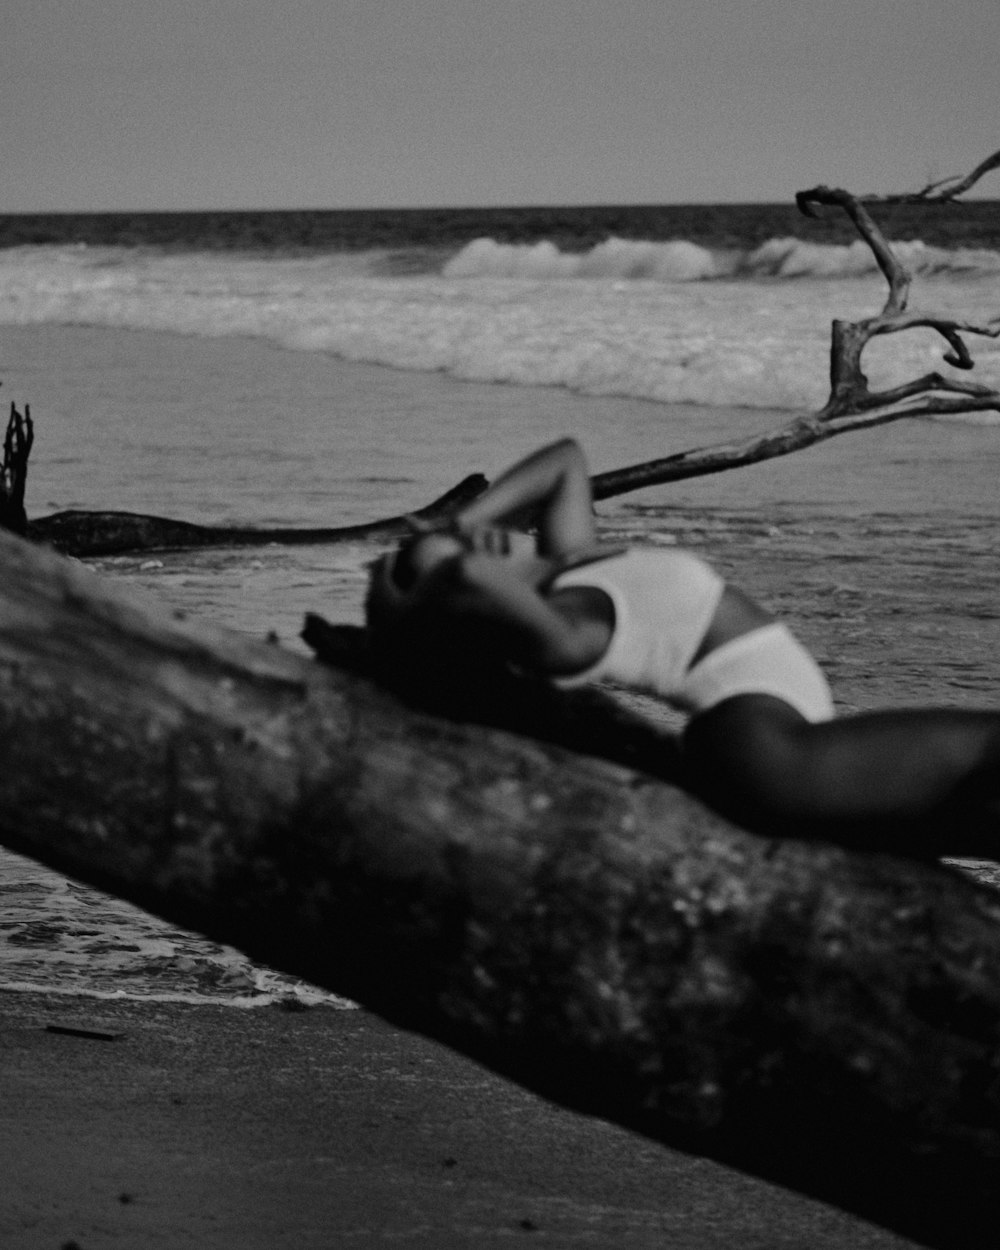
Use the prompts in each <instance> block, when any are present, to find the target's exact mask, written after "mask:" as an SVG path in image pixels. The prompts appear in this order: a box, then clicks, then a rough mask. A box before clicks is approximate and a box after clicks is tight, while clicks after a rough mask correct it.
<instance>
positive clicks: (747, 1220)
mask: <svg viewBox="0 0 1000 1250" xmlns="http://www.w3.org/2000/svg"><path fill="white" fill-rule="evenodd" d="M50 1025H56V1026H57V1027H68V1028H70V1029H72V1028H82V1029H89V1030H91V1031H99V1032H103V1033H108V1034H113V1035H114V1040H104V1039H100V1038H88V1037H80V1036H75V1035H73V1034H71V1033H59V1032H52V1031H50V1030H49V1027H48V1026H50ZM0 1084H2V1097H0V1176H2V1177H3V1182H2V1197H0V1245H2V1246H3V1247H4V1250H58V1248H60V1247H62V1248H63V1250H65V1248H67V1247H79V1250H111V1248H115V1250H119V1248H120V1250H141V1248H145V1247H154V1246H163V1247H165V1248H168V1250H175V1248H177V1247H182V1246H191V1247H196V1248H197V1250H281V1248H283V1247H295V1250H305V1248H307V1247H322V1248H323V1250H327V1248H331V1250H332V1248H333V1247H341V1246H358V1247H366V1246H381V1245H405V1246H413V1247H426V1248H427V1250H447V1248H448V1247H452V1246H456V1247H465V1246H469V1247H471V1246H482V1245H512V1244H513V1245H516V1244H527V1245H533V1244H543V1245H546V1246H553V1247H562V1246H566V1247H570V1246H593V1247H607V1248H608V1250H612V1248H614V1250H617V1248H619V1247H623V1248H628V1250H632V1248H636V1250H642V1248H645V1247H649V1248H650V1250H652V1248H653V1247H657V1248H662V1247H669V1248H670V1250H733V1247H737V1246H738V1247H739V1248H740V1250H806V1248H808V1250H906V1248H907V1247H911V1246H912V1243H911V1242H909V1241H906V1240H903V1239H901V1238H898V1237H896V1236H894V1235H892V1234H890V1233H888V1232H885V1231H884V1230H880V1229H876V1228H874V1227H872V1226H871V1225H868V1224H866V1223H863V1222H861V1221H858V1220H855V1219H853V1218H851V1217H850V1216H847V1215H845V1214H843V1213H841V1212H838V1211H835V1210H832V1209H831V1208H829V1207H826V1206H823V1205H822V1204H820V1203H816V1202H812V1201H810V1200H807V1199H805V1198H801V1197H798V1196H797V1195H793V1194H789V1193H786V1192H784V1191H782V1190H780V1189H777V1188H774V1187H772V1186H770V1185H765V1184H763V1183H762V1182H759V1181H756V1180H753V1179H751V1178H748V1177H746V1176H743V1175H741V1174H738V1173H735V1172H732V1171H729V1170H727V1169H725V1168H721V1167H718V1166H716V1165H715V1164H713V1163H710V1162H708V1161H706V1160H703V1159H697V1158H693V1157H691V1156H688V1155H684V1154H679V1153H677V1152H675V1151H671V1150H667V1149H665V1148H663V1147H661V1146H659V1145H657V1144H655V1143H652V1142H648V1141H646V1140H645V1139H643V1138H641V1137H637V1136H634V1135H632V1134H630V1133H627V1132H625V1131H624V1130H622V1129H619V1128H617V1127H615V1126H613V1125H609V1124H607V1123H605V1122H603V1121H600V1120H594V1119H589V1118H586V1117H582V1116H578V1115H576V1114H573V1113H571V1112H567V1111H565V1110H562V1109H561V1108H557V1107H554V1106H552V1105H550V1104H548V1103H546V1102H543V1101H542V1100H540V1099H539V1098H536V1097H535V1096H533V1095H531V1094H529V1093H527V1092H525V1091H524V1090H522V1089H519V1088H518V1087H517V1086H514V1085H511V1084H509V1083H508V1082H506V1081H504V1080H502V1079H500V1078H499V1077H496V1076H494V1075H492V1074H490V1073H488V1072H486V1071H484V1070H483V1069H481V1068H479V1067H477V1066H476V1065H474V1064H472V1063H470V1062H469V1061H467V1060H465V1059H463V1058H461V1057H460V1056H457V1055H455V1054H453V1053H452V1052H450V1051H448V1050H445V1049H444V1048H442V1047H440V1046H438V1045H436V1044H434V1043H432V1042H429V1041H427V1040H425V1039H423V1038H420V1037H416V1036H414V1035H411V1034H408V1033H404V1032H401V1031H399V1030H398V1029H395V1028H393V1027H391V1026H389V1025H387V1024H385V1023H384V1022H382V1021H380V1020H379V1019H377V1018H376V1017H374V1016H371V1015H369V1014H368V1013H367V1012H363V1011H337V1010H333V1009H330V1008H324V1007H318V1008H313V1009H311V1010H305V1011H294V1012H292V1011H287V1010H281V1009H279V1008H274V1007H271V1008H262V1009H258V1010H253V1011H240V1010H234V1009H232V1008H224V1007H209V1006H183V1005H164V1004H139V1003H135V1002H122V1003H120V1004H115V1003H107V1002H102V1003H95V1002H93V1001H88V1000H86V999H80V998H67V999H63V1000H55V999H52V998H45V997H43V996H35V995H28V994H0Z"/></svg>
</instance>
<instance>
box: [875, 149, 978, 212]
mask: <svg viewBox="0 0 1000 1250" xmlns="http://www.w3.org/2000/svg"><path fill="white" fill-rule="evenodd" d="M994 169H1000V151H996V152H994V153H993V155H992V156H987V158H986V160H984V161H981V162H980V163H979V164H978V165H977V166H976V168H975V169H973V170H972V171H971V172H970V173H967V174H952V175H951V176H950V177H948V178H941V179H939V180H938V181H937V182H930V183H928V184H927V186H926V187H924V188H923V189H922V190H920V191H914V192H912V193H909V194H906V193H903V194H899V195H866V196H864V197H863V198H864V201H865V203H867V204H920V203H945V202H947V201H948V200H954V199H956V198H957V197H958V196H960V195H964V194H965V192H966V191H969V190H971V189H972V187H974V186H975V185H976V183H977V182H978V181H979V180H980V178H982V177H983V176H984V175H985V174H988V173H990V172H991V171H992V170H994Z"/></svg>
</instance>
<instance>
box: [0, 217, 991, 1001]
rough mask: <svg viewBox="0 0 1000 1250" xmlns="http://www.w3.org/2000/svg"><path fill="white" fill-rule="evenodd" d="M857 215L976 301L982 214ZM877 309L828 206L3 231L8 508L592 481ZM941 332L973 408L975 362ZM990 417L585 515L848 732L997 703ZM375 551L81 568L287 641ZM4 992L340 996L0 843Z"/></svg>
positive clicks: (924, 360) (923, 368)
mask: <svg viewBox="0 0 1000 1250" xmlns="http://www.w3.org/2000/svg"><path fill="white" fill-rule="evenodd" d="M884 226H885V229H886V230H887V232H888V233H889V235H890V237H892V238H893V239H894V240H896V245H897V248H898V250H899V253H900V255H901V257H902V258H903V259H904V261H905V263H906V264H907V265H908V267H909V268H910V269H911V270H912V271H913V272H914V274H915V282H914V287H913V293H912V298H911V306H913V307H925V308H928V309H930V310H934V311H939V312H944V313H947V314H949V315H953V316H957V317H961V318H963V319H968V320H986V319H988V318H989V317H991V316H993V317H995V316H997V315H998V313H1000V204H998V203H995V202H987V201H972V202H970V203H968V204H964V205H953V206H950V207H949V206H943V207H937V208H933V209H931V208H928V207H923V208H920V209H913V208H906V209H903V208H895V209H891V210H886V214H885V218H884ZM884 286H885V284H884V281H883V280H882V279H881V277H880V276H879V275H878V273H877V272H876V271H875V268H874V263H873V261H872V259H871V256H870V254H869V253H868V251H867V249H866V248H864V247H863V246H862V245H860V244H858V243H856V242H854V241H853V240H852V237H851V234H850V231H849V229H847V228H845V226H844V225H843V223H842V222H840V221H839V220H838V219H837V216H836V215H833V214H829V213H825V214H824V216H823V219H822V220H821V221H819V222H814V221H809V220H807V219H805V218H802V217H800V216H799V215H797V214H796V212H795V210H794V208H793V207H791V206H787V205H721V206H719V205H692V206H672V207H670V206H668V207H661V208H655V207H632V208H629V207H624V208H614V207H606V208H546V209H532V208H525V209H467V210H451V209H448V210H444V209H443V210H412V211H384V212H376V211H372V212H360V211H359V212H269V213H254V212H246V213H238V212H234V213H180V214H155V213H148V214H105V215H76V214H67V215H58V216H45V217H41V216H37V217H26V216H6V217H3V216H0V381H2V382H3V384H4V390H3V392H2V394H3V395H4V396H6V398H7V399H8V400H16V401H17V402H18V403H19V404H23V403H25V402H27V403H29V404H30V405H31V408H32V412H33V415H34V417H35V421H36V426H37V441H36V446H35V450H34V453H33V457H32V464H31V472H30V476H29V495H28V507H29V513H30V514H31V515H41V514H43V513H45V512H48V511H53V510H57V509H62V508H69V507H90V508H123V509H132V510H136V511H145V512H153V513H159V514H161V515H168V516H177V517H182V518H184V519H188V520H194V521H202V522H208V523H234V524H247V525H253V524H258V525H262V526H273V525H303V526H306V525H333V524H339V523H343V524H348V523H353V522H356V521H363V520H370V519H373V518H376V517H379V516H384V515H389V514H394V513H398V512H401V511H405V510H408V509H412V508H415V507H419V506H420V505H421V504H423V503H426V502H428V501H429V500H430V499H431V498H433V497H434V496H435V495H437V494H439V493H441V492H442V491H443V490H445V489H447V488H448V487H449V486H451V485H453V484H454V483H455V482H456V481H458V480H459V479H460V478H461V477H462V476H464V475H465V474H466V473H468V472H472V471H476V470H482V471H485V472H487V473H493V472H496V471H497V469H499V468H501V467H502V466H503V465H504V464H505V463H506V462H508V461H509V460H510V459H512V458H514V457H515V456H517V455H519V454H522V453H523V452H525V451H527V450H529V449H530V448H531V447H532V446H535V445H537V444H539V443H541V442H543V441H546V440H547V439H549V438H552V437H556V436H558V435H560V434H566V433H573V434H576V435H577V436H578V437H579V438H580V439H581V441H582V442H583V443H584V445H585V446H586V447H587V449H588V452H589V453H590V455H591V457H592V461H593V463H594V466H595V468H597V469H606V468H614V467H620V466H621V465H623V464H627V463H632V462H635V461H639V460H643V459H648V458H652V457H656V456H661V455H665V454H669V453H670V452H672V451H676V450H680V449H681V448H684V447H688V446H694V445H700V444H704V443H708V442H713V441H717V440H720V439H727V438H733V437H739V436H742V435H745V434H746V433H749V432H751V431H756V430H763V429H766V428H769V427H771V426H774V425H776V424H779V423H781V422H783V421H785V420H787V419H788V417H789V415H790V414H791V413H792V412H795V411H798V410H802V409H810V408H815V407H817V406H819V405H820V404H821V403H822V402H823V400H824V398H825V393H826V382H827V356H828V347H829V326H830V321H831V320H832V319H833V318H834V317H844V318H849V319H850V318H856V317H860V316H863V315H868V314H870V313H872V312H874V311H876V310H877V309H878V308H879V307H881V304H882V302H883V300H884ZM969 341H970V346H971V348H972V350H973V355H974V357H975V359H976V362H977V364H976V371H975V374H974V375H973V376H974V377H976V378H978V379H979V380H981V381H984V382H988V383H990V384H992V385H993V386H998V387H1000V344H998V342H997V341H996V340H990V339H982V340H980V339H976V338H972V337H970V340H969ZM866 360H867V362H868V372H869V375H870V379H871V382H872V384H873V385H874V386H881V385H889V384H895V383H898V382H902V381H904V380H905V379H907V378H909V377H912V376H914V375H916V374H920V373H925V372H928V371H929V370H931V369H940V368H942V363H941V344H940V342H939V341H938V340H937V339H936V338H935V336H934V335H932V334H931V333H930V332H929V331H915V332H911V333H908V334H905V335H897V336H893V337H891V338H889V339H886V340H884V341H880V342H877V343H874V344H872V347H871V349H870V352H869V355H868V356H866ZM944 368H946V366H945V367H944ZM998 425H1000V415H998V414H991V413H980V414H969V415H967V416H965V417H961V418H957V419H948V420H931V421H919V422H915V421H908V422H901V423H898V424H895V425H892V426H889V427H885V428H882V429H879V430H876V431H871V432H869V433H865V434H859V435H854V436H848V437H846V438H843V439H835V440H832V441H831V442H830V443H828V444H824V445H823V446H822V447H819V448H816V449H813V450H811V451H809V452H806V453H802V454H800V455H797V456H794V457H790V458H788V459H787V460H783V461H780V462H772V463H770V464H767V465H762V466H758V467H756V468H754V469H748V470H743V471H740V472H739V473H735V474H732V475H723V476H721V477H717V478H711V479H701V480H698V481H697V482H691V483H681V484H678V485H676V486H673V487H664V488H659V489H653V490H647V491H643V492H640V493H639V494H636V495H634V496H626V497H624V498H622V499H620V500H613V501H609V502H608V503H607V504H604V505H602V506H601V510H600V511H601V525H602V528H603V529H604V531H605V532H606V533H607V534H608V535H609V536H611V537H624V538H638V539H640V540H645V541H682V542H684V543H686V544H689V545H692V546H695V547H698V548H700V549H701V550H703V551H704V552H705V554H706V555H708V556H709V557H710V558H712V559H713V560H715V561H716V562H717V563H718V564H719V565H720V567H721V568H722V569H723V571H724V572H725V573H726V574H727V575H729V576H733V577H735V578H737V579H738V580H740V581H741V582H742V583H743V584H745V585H747V586H748V588H750V589H752V590H754V591H755V592H756V593H757V594H759V595H760V596H761V597H762V598H763V599H764V601H765V602H767V603H768V604H769V605H770V606H772V607H774V608H775V609H776V610H778V611H780V612H782V613H783V614H785V615H786V616H788V617H789V618H791V619H793V620H794V622H795V624H796V626H797V628H798V630H799V632H800V634H801V635H802V636H803V637H804V639H805V640H806V641H807V642H808V643H809V645H810V646H812V647H813V648H814V649H815V650H816V652H817V654H818V655H819V656H820V658H821V659H822V661H823V662H824V664H825V665H826V667H827V668H828V671H829V672H830V675H831V678H832V680H833V683H834V687H835V692H836V694H837V698H838V704H839V706H840V707H841V709H842V710H844V711H850V710H853V709H855V708H859V707H872V706H878V705H880V704H886V703H903V704H906V703H910V704H912V703H948V704H954V705H965V706H969V705H976V706H984V707H989V706H994V707H995V706H1000V646H998V643H1000V624H998V622H1000V604H998V602H997V586H998V585H1000V580H998V577H997V573H998V571H1000V570H998V567H997V555H996V551H997V542H996V535H997V523H998V520H1000V506H998V493H997V490H996V481H997V476H998V470H1000V430H998V428H997V426H998ZM372 554H373V550H372V548H371V546H369V545H366V544H341V545H328V546H324V547H315V548H313V547H308V548H294V549H292V548H287V549H283V548H279V547H267V548H260V549H254V550H219V551H211V552H198V553H156V554H154V555H151V556H149V555H148V556H145V557H142V558H138V557H120V558H117V559H106V560H100V561H94V562H92V563H93V564H94V565H95V567H96V568H97V570H98V571H99V572H101V573H102V574H104V575H107V576H111V577H115V578H117V579H120V580H122V581H124V582H125V583H127V584H128V585H129V586H130V587H131V588H132V589H133V590H134V591H135V593H136V594H140V595H153V596H156V597H157V598H159V599H160V600H164V599H165V600H166V601H167V602H169V603H170V604H172V605H176V606H182V607H184V608H185V609H186V610H188V611H189V612H193V613H197V614H200V615H202V616H205V617H207V618H208V619H211V620H213V621H215V622H217V623H220V624H223V625H225V626H228V627H230V628H233V629H237V630H240V631H241V632H244V633H247V634H250V635H254V636H263V635H264V634H266V633H268V632H277V633H278V634H279V636H280V637H281V639H282V641H283V642H284V643H285V644H286V645H288V646H291V647H297V648H301V646H302V644H301V643H300V642H299V640H298V637H297V635H298V628H299V625H300V622H301V617H302V614H303V613H304V612H305V611H307V610H319V611H322V612H324V614H326V615H327V616H329V617H331V618H332V619H340V620H352V621H357V620H359V619H360V602H361V595H362V593H363V587H364V565H365V563H366V561H367V560H369V559H370V558H371V556H372ZM974 869H975V871H976V872H977V873H978V875H979V876H980V879H984V880H991V881H992V880H994V870H993V869H992V868H991V867H990V866H989V865H978V866H974ZM0 990H6V991H8V992H16V991H17V990H44V991H45V992H47V993H68V994H87V995H93V996H97V997H101V996H122V995H124V996H128V997H134V998H153V999H163V1000H169V999H179V1000H184V1001H188V1000H190V1001H213V1002H223V1003H227V1004H230V1005H233V1006H253V1005H261V1004H266V1003H271V1002H275V1001H281V1000H284V999H289V998H291V999H296V1000H299V1001H307V1002H310V1003H312V1002H325V1003H328V1004H332V1005H334V1006H337V1005H343V1003H342V1000H338V999H336V998H335V997H333V996H330V995H326V994H323V993H320V992H319V991H316V990H314V989H313V988H312V987H309V986H305V985H303V984H301V983H298V982H293V981H289V980H288V979H287V978H283V977H280V976H279V975H278V974H276V973H273V972H271V971H270V970H267V969H263V968H260V967H258V966H255V965H252V964H250V963H249V961H247V960H246V959H244V958H243V956H241V955H240V954H239V953H238V952H235V951H231V950H229V949H228V948H224V947H217V946H214V945H212V944H210V943H206V942H204V941H203V940H202V939H200V938H198V937H197V936H195V935H191V934H186V933H182V932H180V931H178V930H176V929H175V928H173V927H172V926H169V925H164V924H163V923H162V922H160V921H158V920H155V919H153V918H151V917H147V916H145V915H144V914H143V913H140V912H138V911H137V910H136V909H134V908H130V907H128V906H126V905H125V904H122V903H121V902H119V901H118V900H115V899H111V898H108V897H107V896H104V895H101V894H98V893H97V892H96V891H92V890H90V889H88V888H87V887H84V886H82V885H79V884H78V883H75V882H69V881H66V880H65V879H64V878H61V877H58V876H56V875H55V874H52V873H48V872H47V871H45V870H43V869H40V868H38V867H37V866H36V865H34V864H32V863H31V862H30V861H28V860H24V859H21V858H19V857H16V856H13V855H10V854H6V853H2V852H0Z"/></svg>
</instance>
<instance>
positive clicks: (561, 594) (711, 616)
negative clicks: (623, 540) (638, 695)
mask: <svg viewBox="0 0 1000 1250" xmlns="http://www.w3.org/2000/svg"><path fill="white" fill-rule="evenodd" d="M549 595H550V597H551V598H552V600H553V602H554V603H556V604H559V602H560V600H562V601H563V602H564V604H565V606H566V608H567V609H568V610H570V611H574V612H579V611H580V610H581V608H583V609H584V610H586V598H589V597H591V596H595V595H596V596H602V597H604V598H605V599H606V600H609V601H610V604H611V612H610V614H607V606H606V604H605V605H598V604H597V603H596V602H595V604H594V607H595V609H596V610H600V608H601V606H603V610H604V612H605V613H606V614H607V615H608V616H609V619H610V621H611V627H610V630H609V642H608V646H607V648H606V650H605V651H604V653H603V655H601V656H600V657H599V658H598V659H597V660H596V661H595V663H593V664H592V665H590V666H588V667H587V668H585V669H584V670H583V671H582V672H580V673H575V674H573V675H572V676H570V677H560V678H557V679H556V680H557V681H558V684H560V685H563V686H575V685H583V684H586V683H589V682H593V681H598V680H601V679H602V678H608V679H610V680H613V681H618V682H621V683H622V684H625V685H629V686H633V687H636V688H639V689H646V690H651V691H653V692H655V693H657V694H660V695H663V696H664V697H666V698H670V697H671V696H672V695H673V694H675V693H676V692H677V690H678V689H679V688H680V686H681V685H682V683H683V680H684V677H685V675H686V674H687V672H688V671H689V670H690V669H691V667H692V666H693V665H695V664H697V663H698V662H699V661H700V660H702V659H703V658H704V657H705V656H706V655H708V654H709V653H710V652H712V651H714V650H715V649H716V648H717V647H720V646H722V645H723V644H724V643H726V642H729V641H730V640H732V639H733V638H738V637H740V636H741V635H743V634H746V633H749V632H751V631H752V630H755V629H759V628H760V627H761V626H763V625H766V624H768V623H770V622H771V621H772V619H773V618H772V617H771V616H770V614H769V613H767V612H765V611H764V609H763V608H761V607H760V606H759V605H758V604H756V603H754V601H753V600H752V599H750V598H749V597H748V596H747V595H745V594H743V593H742V591H739V590H737V589H736V588H735V587H731V586H727V585H726V584H725V583H724V582H723V580H722V578H721V577H720V576H719V574H718V573H716V572H715V570H714V569H712V568H711V567H710V566H709V565H708V564H706V563H705V562H704V561H703V560H701V559H700V558H699V557H697V556H695V555H693V554H692V553H690V552H687V551H681V550H677V549H675V548H670V549H664V548H656V547H653V548H645V547H633V548H628V549H626V550H625V551H618V552H614V553H611V554H609V555H608V556H607V557H606V558H598V559H596V560H588V561H587V562H586V563H584V564H582V565H580V566H576V567H572V568H570V569H568V570H564V571H562V572H560V573H558V574H557V575H556V576H555V577H554V578H553V580H552V583H551V586H550V590H549ZM581 595H583V596H585V597H586V598H585V599H584V601H583V602H582V603H581V599H580V596H581Z"/></svg>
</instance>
